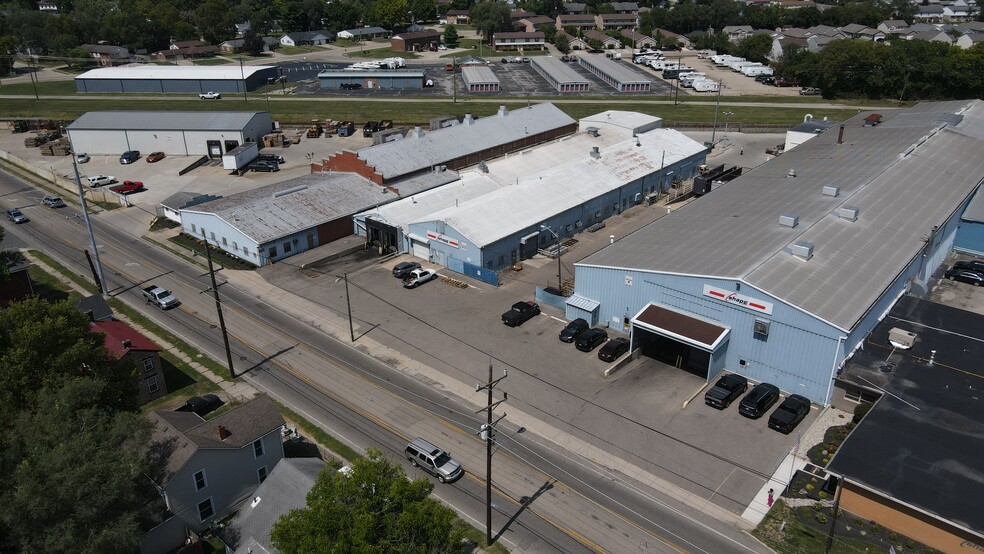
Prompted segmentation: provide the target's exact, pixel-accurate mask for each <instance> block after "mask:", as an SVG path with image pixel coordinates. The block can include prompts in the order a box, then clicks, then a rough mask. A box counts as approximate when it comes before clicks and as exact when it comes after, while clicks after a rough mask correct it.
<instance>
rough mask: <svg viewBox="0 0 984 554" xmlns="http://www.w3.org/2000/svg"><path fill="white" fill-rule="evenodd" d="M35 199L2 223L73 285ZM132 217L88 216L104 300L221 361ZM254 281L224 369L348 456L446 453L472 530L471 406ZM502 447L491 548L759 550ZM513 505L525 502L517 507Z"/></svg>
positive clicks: (236, 302) (27, 198)
mask: <svg viewBox="0 0 984 554" xmlns="http://www.w3.org/2000/svg"><path fill="white" fill-rule="evenodd" d="M42 195H43V192H41V191H37V190H33V189H31V188H30V187H26V186H25V185H24V184H23V183H20V182H18V181H17V180H16V179H12V178H9V177H8V176H6V175H3V176H2V178H0V196H2V198H3V202H4V204H5V205H17V206H22V207H24V209H25V211H26V213H27V214H28V216H29V217H31V218H32V219H33V220H34V221H32V222H31V223H28V224H26V225H22V226H19V227H16V228H13V229H11V228H10V227H9V226H8V227H7V228H8V233H9V236H13V237H15V240H17V241H23V242H24V243H25V244H27V245H30V246H31V247H35V248H39V249H43V250H45V251H47V252H49V253H50V254H51V255H52V256H54V257H55V258H56V259H59V260H60V261H62V263H64V264H65V265H67V266H69V267H72V268H74V269H75V270H76V271H78V272H79V273H80V274H85V273H87V270H86V267H87V266H86V262H85V258H84V256H83V254H82V249H83V248H84V247H85V243H84V239H83V236H82V234H81V233H80V229H81V226H80V221H79V219H78V218H77V217H76V216H77V210H76V209H75V208H74V207H69V208H65V209H62V210H46V209H43V208H40V207H38V206H37V201H38V199H39V198H40V197H41V196H42ZM133 210H134V208H130V209H129V210H128V211H119V210H117V211H115V213H111V212H105V213H103V214H100V215H98V216H96V217H95V222H94V226H95V228H96V230H97V233H98V234H99V237H100V239H99V249H100V253H101V256H102V258H103V262H104V263H105V264H106V267H107V269H106V274H107V279H108V281H109V283H110V287H111V294H112V295H113V296H115V297H117V298H120V299H122V300H124V301H127V302H131V303H132V304H133V305H134V306H135V307H136V308H137V309H139V310H141V311H143V312H144V313H145V314H146V315H147V316H148V317H151V318H153V319H155V320H157V321H159V322H160V324H161V325H162V326H164V327H165V328H167V329H169V330H170V331H171V332H173V333H175V334H177V335H179V336H181V337H183V338H185V339H186V340H188V342H190V343H192V344H194V345H195V346H196V347H198V348H199V349H201V350H202V351H203V352H206V353H208V354H210V355H211V356H212V357H214V358H215V359H219V360H222V359H224V355H223V354H222V350H221V346H220V345H221V340H220V338H219V335H218V332H217V330H216V328H215V327H216V326H215V317H214V306H213V304H212V301H211V299H210V298H209V297H208V296H206V295H201V294H198V293H199V292H200V291H202V290H203V289H204V288H205V286H206V277H205V276H204V275H203V274H202V270H201V268H200V267H198V266H195V265H191V264H188V263H186V262H185V261H184V260H182V259H181V258H179V257H176V256H173V255H171V254H168V253H162V252H161V251H160V250H159V249H156V248H154V247H153V246H152V245H150V244H148V243H147V242H145V241H143V240H140V239H139V238H136V237H137V236H138V235H139V234H140V229H139V226H140V223H139V221H145V219H146V218H145V216H144V214H140V213H139V212H134V211H133ZM109 219H112V221H111V222H110V221H109ZM128 220H132V221H128ZM8 245H9V244H8ZM251 275H253V276H254V277H253V278H255V275H254V274H252V273H249V274H246V273H243V274H236V273H233V272H223V273H222V274H221V276H222V277H225V278H226V279H229V284H227V285H224V286H223V287H222V292H223V295H224V300H223V304H224V306H225V307H226V321H227V325H228V327H229V329H230V331H231V334H232V339H233V341H232V342H233V349H234V354H235V355H234V360H235V361H236V365H237V367H238V370H239V371H240V372H242V371H246V372H247V373H246V376H245V379H246V380H247V381H249V382H251V383H253V384H254V385H255V386H257V387H258V388H260V389H262V390H269V391H270V392H271V393H272V394H274V395H275V396H277V397H278V398H282V399H284V400H285V401H286V402H287V403H288V405H292V406H294V407H295V408H297V409H298V410H299V411H301V412H302V413H304V414H306V415H307V416H308V417H310V418H311V419H312V420H313V421H316V422H318V423H320V424H322V425H323V426H324V427H325V428H326V429H327V430H328V431H329V432H331V433H334V434H337V435H338V436H339V437H341V438H343V440H346V441H348V442H349V443H350V444H351V445H352V446H353V447H355V448H356V449H360V450H361V449H363V448H365V447H366V446H371V445H375V446H380V447H382V448H384V449H385V451H386V452H387V453H388V454H390V455H392V456H393V457H398V456H399V451H400V450H401V443H403V442H404V441H405V440H406V439H407V438H409V437H411V436H415V435H421V436H425V437H428V438H431V439H433V440H436V441H438V442H439V443H440V444H442V445H443V446H446V447H447V448H448V449H450V450H451V451H452V452H453V453H454V455H455V457H456V458H458V459H460V460H461V461H462V462H463V464H464V466H465V467H466V468H467V469H468V470H469V471H468V476H467V478H465V479H463V480H462V481H460V482H459V483H458V484H455V485H450V486H439V487H437V489H436V490H435V494H436V496H437V497H438V498H440V499H441V500H443V501H445V502H447V503H449V504H451V505H453V506H454V507H455V508H456V509H458V510H459V512H460V513H461V514H462V515H463V517H465V518H467V519H470V520H472V521H473V522H475V523H476V526H477V527H479V528H482V527H483V524H482V523H481V522H482V521H483V520H484V517H482V516H483V514H484V504H483V501H482V498H481V497H482V495H481V494H480V491H481V489H483V488H484V475H483V474H484V471H482V468H483V467H484V445H483V443H481V442H480V441H479V440H478V439H477V438H476V437H475V431H476V429H477V427H478V424H479V422H480V421H479V416H476V415H475V405H474V403H473V402H471V403H469V402H462V401H461V399H459V398H455V397H454V396H452V395H448V394H447V392H446V391H444V390H443V389H442V388H441V387H435V386H433V385H434V384H432V383H426V382H424V381H422V380H420V379H418V378H415V377H413V376H407V375H404V374H402V373H400V372H396V371H393V369H392V368H391V367H390V366H389V365H387V364H386V363H384V362H383V361H380V360H376V359H374V358H371V357H368V356H365V355H364V354H363V353H362V352H361V351H360V350H359V349H357V348H352V347H350V346H348V345H347V344H344V343H340V342H338V341H335V340H333V339H330V338H328V337H327V336H326V335H324V334H323V333H321V332H320V330H319V329H318V328H317V327H316V325H320V324H321V323H322V321H323V320H322V319H320V318H318V317H317V314H316V313H311V314H308V315H307V316H305V314H299V317H300V319H297V318H295V317H292V316H290V315H288V314H286V313H284V312H283V311H281V310H280V309H279V308H278V307H277V306H278V299H277V298H276V296H275V294H269V293H264V294H257V292H256V291H255V290H251V287H250V282H249V277H250V276H251ZM148 281H153V282H155V283H159V284H161V285H163V286H166V287H168V288H170V289H171V290H173V291H174V292H175V293H176V294H177V295H178V297H179V298H180V299H181V300H182V301H183V302H184V304H183V305H182V306H181V307H180V308H178V309H175V310H170V311H168V312H160V311H158V310H156V309H153V308H149V307H146V306H145V305H144V303H143V302H142V301H141V299H140V297H139V295H138V292H139V291H137V290H136V285H137V284H141V283H145V282H148ZM267 290H268V289H267ZM306 318H309V319H306ZM500 444H501V449H500V450H499V452H498V453H497V454H496V458H495V460H496V465H495V469H494V474H493V483H494V485H495V487H496V489H497V490H498V491H499V494H500V496H499V497H498V498H497V499H496V500H495V501H494V504H495V506H496V514H495V516H494V524H493V527H494V528H495V529H502V528H503V527H505V526H506V525H507V524H508V525H509V527H508V529H509V530H508V531H507V532H506V533H505V534H504V535H503V536H502V538H501V540H502V541H503V542H504V543H505V544H507V546H509V547H510V548H512V549H515V550H518V551H528V552H553V551H556V552H581V551H585V552H587V551H612V552H629V551H635V550H637V549H640V548H641V549H643V550H645V551H654V552H681V551H683V552H734V551H743V552H744V551H752V552H761V551H764V549H763V548H762V547H761V546H760V545H759V544H757V543H756V542H755V541H753V540H751V539H749V538H748V537H747V536H745V535H744V534H743V533H742V532H741V531H740V530H738V529H736V528H734V527H730V526H727V525H721V524H720V523H718V522H716V521H714V520H712V519H711V518H706V517H701V514H700V513H699V511H698V510H694V509H691V508H688V507H687V506H681V505H679V503H676V502H673V501H671V500H669V499H666V498H661V497H660V495H659V494H657V493H654V492H653V491H651V490H648V488H647V487H646V486H645V484H632V485H631V486H630V482H629V480H628V479H625V478H624V477H621V476H618V475H617V474H615V473H613V472H612V471H611V470H608V469H606V468H602V467H599V466H597V465H596V464H593V463H591V462H590V461H587V460H584V459H581V458H579V457H578V456H576V455H572V454H571V453H569V452H565V451H563V450H559V449H557V448H556V447H554V446H553V445H552V444H551V443H549V441H546V440H544V439H543V438H542V437H537V436H533V435H531V434H529V433H522V434H520V433H518V429H515V428H510V427H508V426H505V427H504V428H503V429H502V431H501V432H500ZM411 473H412V471H411ZM548 485H549V489H547V486H548ZM541 490H542V492H541V494H538V492H540V491H541ZM524 497H530V498H535V500H533V501H532V503H530V504H529V505H528V506H527V507H526V509H525V510H520V509H519V508H520V502H521V500H522V499H523V498H524ZM514 515H515V516H516V519H515V520H514V521H513V522H512V523H509V522H510V519H511V518H512V517H513V516H514Z"/></svg>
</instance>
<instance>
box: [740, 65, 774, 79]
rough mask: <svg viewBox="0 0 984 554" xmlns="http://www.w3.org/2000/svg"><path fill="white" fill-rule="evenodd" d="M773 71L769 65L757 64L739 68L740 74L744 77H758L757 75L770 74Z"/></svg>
mask: <svg viewBox="0 0 984 554" xmlns="http://www.w3.org/2000/svg"><path fill="white" fill-rule="evenodd" d="M773 73H774V71H773V69H772V68H771V67H768V66H765V65H759V66H748V67H743V68H741V74H742V75H745V76H746V77H758V76H759V75H772V74H773Z"/></svg>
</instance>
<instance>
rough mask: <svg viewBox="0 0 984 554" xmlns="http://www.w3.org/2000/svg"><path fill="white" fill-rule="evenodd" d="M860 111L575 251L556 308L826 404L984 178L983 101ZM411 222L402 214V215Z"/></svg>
mask: <svg viewBox="0 0 984 554" xmlns="http://www.w3.org/2000/svg"><path fill="white" fill-rule="evenodd" d="M884 114H885V115H884V120H883V122H882V123H881V124H880V125H878V126H876V127H866V126H865V124H864V118H865V116H867V115H869V114H868V113H859V114H858V115H856V116H855V117H853V118H851V119H850V120H848V121H846V122H844V123H843V124H842V126H841V127H840V128H838V129H830V130H828V131H825V132H823V133H820V134H819V135H817V136H816V137H814V138H812V139H810V140H808V141H806V142H804V143H803V144H801V145H799V146H797V147H796V148H795V149H793V150H791V151H787V152H786V153H785V154H783V155H782V156H779V157H778V158H775V159H774V160H771V161H769V162H767V163H764V164H762V165H760V166H758V167H756V168H755V169H753V170H752V171H749V172H747V173H746V174H744V175H742V176H741V177H739V178H738V179H736V180H734V181H731V182H730V183H728V184H726V185H724V186H722V187H720V188H718V189H716V190H714V191H713V192H711V193H710V194H707V195H706V196H702V197H701V198H700V199H699V200H697V201H694V202H691V203H690V204H687V205H685V206H682V207H681V208H679V209H677V210H674V211H673V213H671V214H669V215H667V216H666V217H663V218H661V219H659V220H657V221H655V222H653V223H651V224H649V225H648V226H646V227H643V228H642V229H639V230H638V231H636V232H634V233H632V234H629V235H628V236H626V237H624V238H622V239H621V240H618V241H616V242H615V243H614V244H612V245H610V246H607V247H605V248H603V249H601V250H599V251H598V252H596V253H594V254H591V255H589V256H587V257H586V258H584V259H582V260H581V261H579V262H577V263H576V264H575V277H576V280H577V281H576V288H575V295H574V296H572V297H570V298H569V299H568V301H567V317H568V318H571V319H573V318H576V317H583V318H585V319H587V320H588V321H589V322H590V323H592V324H600V325H607V326H608V327H611V328H615V329H618V330H619V331H624V332H628V333H630V335H631V341H632V348H633V349H636V348H638V349H640V351H641V353H642V354H643V355H647V356H651V357H653V358H656V359H658V360H660V361H663V362H665V363H667V364H669V365H673V366H676V367H678V368H680V369H682V370H685V371H688V372H691V373H694V374H696V375H698V376H699V377H701V378H703V379H707V380H708V381H710V380H713V379H715V377H716V376H717V375H718V374H719V373H720V372H722V371H725V370H726V371H731V372H735V373H739V374H742V375H745V376H747V377H749V378H750V379H754V380H756V381H767V382H769V383H772V384H774V385H776V386H778V387H779V388H780V389H782V390H784V391H787V392H792V393H797V394H801V395H803V396H806V397H807V398H809V399H810V400H812V401H814V402H817V403H820V404H828V403H830V401H831V399H832V398H833V397H834V394H835V393H836V392H835V388H834V385H835V382H836V381H835V378H836V376H837V374H838V373H839V371H840V369H841V368H842V366H843V364H844V363H845V361H846V360H847V359H848V358H849V357H850V356H851V354H852V353H853V352H854V351H855V349H857V348H860V347H861V345H862V343H863V341H864V340H865V338H866V336H867V335H868V334H869V333H870V332H871V331H872V329H874V327H875V326H876V325H877V324H878V322H879V321H880V320H882V318H884V317H885V316H886V314H887V313H888V312H889V310H890V309H891V308H892V306H893V305H894V304H895V302H896V301H897V300H898V298H899V297H900V296H902V295H904V294H912V295H916V296H922V295H925V294H927V291H928V290H929V288H930V283H931V281H932V280H933V279H934V274H936V272H937V270H938V268H939V267H940V265H941V264H942V262H943V261H944V260H945V258H946V256H947V255H948V253H949V252H950V251H951V249H952V248H953V245H954V238H955V236H956V234H957V227H958V225H959V223H960V215H961V214H962V213H963V212H964V210H965V208H966V206H967V205H968V204H969V202H970V199H971V198H972V196H973V194H974V192H975V191H976V190H978V189H979V188H980V185H981V183H982V182H984V157H982V156H981V155H980V154H981V152H982V151H984V101H980V100H973V101H954V102H933V103H922V104H919V105H917V106H915V107H913V108H911V109H907V110H892V111H888V112H884ZM411 229H412V228H411Z"/></svg>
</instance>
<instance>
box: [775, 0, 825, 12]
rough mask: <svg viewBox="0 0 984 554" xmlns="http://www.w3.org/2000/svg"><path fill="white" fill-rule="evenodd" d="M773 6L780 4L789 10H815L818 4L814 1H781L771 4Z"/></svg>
mask: <svg viewBox="0 0 984 554" xmlns="http://www.w3.org/2000/svg"><path fill="white" fill-rule="evenodd" d="M771 3H772V4H776V3H778V4H779V5H780V6H782V7H783V8H785V9H787V10H798V9H801V8H813V7H816V3H815V2H813V0H779V1H778V2H771Z"/></svg>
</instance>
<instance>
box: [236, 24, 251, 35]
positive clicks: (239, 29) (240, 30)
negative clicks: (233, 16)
mask: <svg viewBox="0 0 984 554" xmlns="http://www.w3.org/2000/svg"><path fill="white" fill-rule="evenodd" d="M233 27H234V28H235V29H236V37H237V38H243V35H245V34H246V31H248V30H249V28H250V24H249V21H243V22H242V23H236V24H235V25H233Z"/></svg>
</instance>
